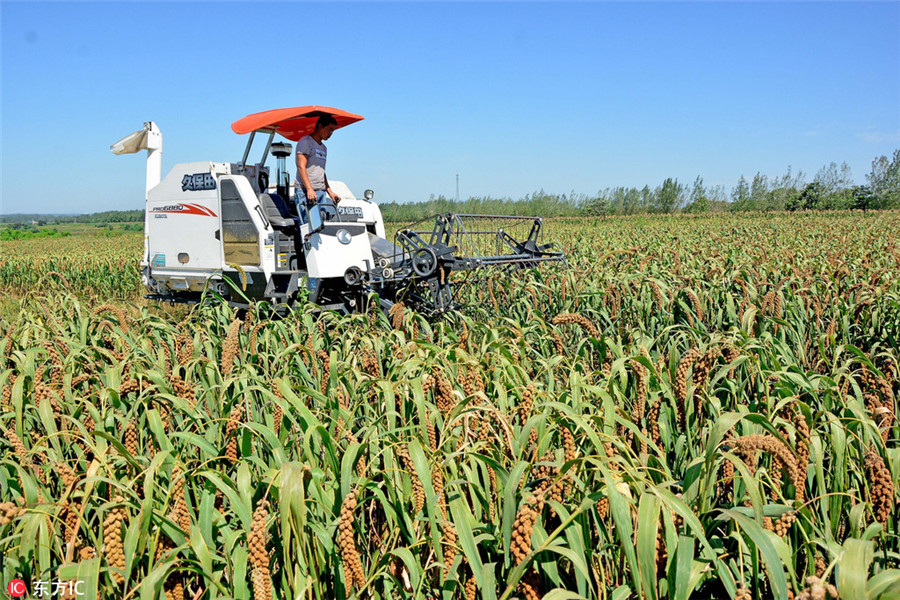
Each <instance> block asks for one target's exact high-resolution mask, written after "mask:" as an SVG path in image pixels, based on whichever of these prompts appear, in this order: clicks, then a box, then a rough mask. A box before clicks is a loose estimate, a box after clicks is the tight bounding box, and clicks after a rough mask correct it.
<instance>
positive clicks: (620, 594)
mask: <svg viewBox="0 0 900 600" xmlns="http://www.w3.org/2000/svg"><path fill="white" fill-rule="evenodd" d="M547 227H548V229H549V230H551V231H552V233H553V235H554V237H555V238H556V239H557V240H559V241H561V247H562V249H563V250H564V251H565V252H566V253H567V255H568V260H567V264H566V265H564V266H563V265H552V266H548V267H543V268H541V269H536V270H528V271H519V272H514V273H510V274H504V273H500V272H497V273H492V274H489V276H488V275H485V276H484V278H483V279H482V280H481V281H479V282H476V283H473V284H472V285H469V286H466V287H463V288H462V292H461V300H462V301H463V302H464V304H465V307H464V308H463V309H462V310H461V311H460V312H458V313H454V314H451V315H449V316H445V317H444V318H442V319H439V320H435V321H428V320H426V319H424V318H422V317H421V316H420V315H418V314H416V313H415V312H414V311H412V310H410V309H408V308H404V307H403V306H398V307H395V309H394V310H392V311H391V313H390V314H382V313H381V312H379V311H376V310H370V311H369V312H366V313H363V314H359V315H353V316H349V317H339V316H337V315H335V314H333V313H317V312H315V311H313V310H312V307H310V306H304V305H298V306H296V307H294V309H293V310H292V311H291V312H290V314H288V315H287V316H285V317H283V318H274V317H273V316H272V313H271V311H270V310H269V309H268V307H267V306H266V305H253V306H251V308H250V309H249V310H246V311H244V310H242V311H237V310H235V309H234V308H231V307H229V306H228V305H225V304H222V303H217V302H215V299H214V298H210V299H209V300H210V301H209V302H206V303H203V304H200V305H196V306H193V307H191V306H176V307H169V306H166V305H162V306H161V305H157V304H155V303H152V302H148V301H145V300H144V299H143V298H142V296H141V293H142V289H141V283H140V273H139V270H138V266H137V262H138V259H139V257H140V253H141V244H142V237H141V234H123V235H120V236H116V237H109V238H105V237H89V236H73V237H70V238H58V239H33V240H18V241H10V242H3V245H2V251H0V290H2V300H0V387H2V398H0V556H2V558H3V562H2V571H3V578H4V585H5V582H8V581H10V580H12V579H15V578H20V579H22V580H24V581H25V582H35V581H38V580H45V581H48V580H49V581H60V582H65V581H80V582H82V585H81V587H80V590H81V591H83V592H84V594H83V596H77V595H72V594H68V595H67V594H63V593H60V594H59V597H60V598H63V597H70V598H76V597H78V598H80V597H84V598H89V599H92V598H103V599H127V600H131V599H135V600H137V599H140V600H161V599H162V598H166V599H169V600H171V599H177V600H188V599H190V600H213V599H219V600H225V599H230V598H234V599H245V600H250V599H252V600H271V599H273V598H279V599H281V598H290V599H294V598H297V599H299V598H311V599H312V598H317V599H318V598H328V599H343V598H353V597H355V598H361V599H362V598H409V599H412V598H440V599H451V598H460V599H461V598H466V599H474V598H481V599H485V600H503V599H511V598H524V599H529V600H530V599H536V598H545V599H547V600H553V599H556V600H563V599H570V598H571V599H576V598H587V599H591V600H593V599H615V600H624V599H626V598H633V599H640V598H646V599H652V600H653V599H658V598H667V599H679V600H684V599H687V598H697V599H701V598H734V599H737V600H750V599H763V598H777V599H779V600H780V599H785V598H794V599H796V600H800V599H804V600H813V599H815V600H820V599H825V598H838V597H839V598H842V599H847V600H860V599H869V600H875V599H884V600H887V599H895V598H900V531H898V529H900V527H898V523H900V510H898V491H897V490H898V477H900V423H898V420H897V415H898V405H897V395H898V394H900V276H898V273H900V246H898V239H897V233H898V232H900V212H894V211H883V212H866V213H860V212H853V213H850V212H835V213H815V212H810V213H805V214H794V215H787V214H784V213H779V214H771V215H762V214H719V215H708V216H696V217H691V216H688V215H683V216H633V217H611V218H602V219H601V218H596V219H595V218H577V219H576V218H572V219H565V218H559V219H551V220H549V221H548V223H547ZM29 585H31V584H29Z"/></svg>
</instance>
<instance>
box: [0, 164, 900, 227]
mask: <svg viewBox="0 0 900 600" xmlns="http://www.w3.org/2000/svg"><path fill="white" fill-rule="evenodd" d="M865 179H866V183H865V184H864V185H856V184H854V183H853V178H852V175H851V173H850V167H849V166H848V165H847V163H843V164H842V165H840V166H839V165H837V164H836V163H833V162H832V163H830V164H828V165H826V166H824V167H822V168H821V169H820V170H819V171H818V172H817V173H816V175H815V176H814V177H813V179H812V181H807V180H806V176H805V174H804V173H803V172H802V171H798V172H797V173H793V172H792V171H791V169H790V167H789V168H788V170H787V173H785V174H784V175H780V176H775V177H769V176H767V175H763V174H761V173H757V174H756V175H754V176H753V177H752V178H751V179H749V180H748V179H747V178H746V177H745V176H744V175H741V177H740V179H738V182H737V184H736V185H735V186H734V187H733V188H732V189H731V190H727V189H726V188H725V186H722V185H712V186H707V185H705V184H704V182H703V178H702V177H699V176H698V177H697V178H696V179H694V181H693V183H692V184H685V183H682V182H680V181H678V179H675V178H671V177H670V178H667V179H666V180H665V181H663V182H662V183H661V184H659V185H657V186H655V187H650V186H649V185H645V186H644V187H642V188H637V187H608V188H605V189H603V190H600V191H599V192H597V193H596V194H593V195H588V194H577V193H575V192H571V193H569V194H551V193H548V192H545V191H544V190H540V191H538V192H534V193H532V194H527V195H526V196H525V197H524V198H520V199H518V200H513V199H512V198H492V197H490V196H481V197H470V198H468V199H466V200H462V201H459V202H456V201H455V200H453V199H452V198H447V197H445V196H443V195H440V196H434V195H433V194H432V195H431V197H430V198H429V199H428V200H425V201H423V202H411V203H404V204H399V203H396V202H388V203H383V204H380V205H379V206H380V208H381V214H382V216H383V217H384V220H385V221H387V222H412V221H419V220H422V219H427V218H428V217H430V216H432V215H435V214H439V213H446V212H457V213H472V214H496V215H540V216H543V217H571V216H605V215H630V214H645V213H660V214H665V213H676V212H684V213H704V212H724V211H739V212H740V211H782V210H786V211H799V210H848V209H861V210H880V209H891V208H900V149H897V150H895V151H894V154H893V156H892V157H891V158H890V159H889V158H888V157H887V156H880V157H878V158H876V159H875V160H873V161H872V169H871V171H870V172H869V173H868V174H866V176H865ZM143 220H144V211H143V210H122V211H105V212H99V213H92V214H85V215H7V216H2V217H0V223H30V222H31V221H37V222H39V223H40V224H56V223H103V224H105V223H123V222H130V223H135V222H142V221H143Z"/></svg>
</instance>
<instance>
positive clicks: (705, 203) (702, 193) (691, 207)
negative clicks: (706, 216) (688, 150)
mask: <svg viewBox="0 0 900 600" xmlns="http://www.w3.org/2000/svg"><path fill="white" fill-rule="evenodd" d="M708 211H709V197H708V195H707V193H706V188H704V187H703V178H702V177H700V176H699V175H698V176H697V179H695V180H694V185H693V187H691V195H690V196H689V197H688V204H687V206H685V207H684V212H687V213H704V212H708Z"/></svg>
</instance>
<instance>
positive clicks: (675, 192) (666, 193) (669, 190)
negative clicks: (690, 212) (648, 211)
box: [656, 177, 684, 213]
mask: <svg viewBox="0 0 900 600" xmlns="http://www.w3.org/2000/svg"><path fill="white" fill-rule="evenodd" d="M656 195H657V197H658V199H659V200H658V202H659V210H660V212H663V213H670V212H674V211H675V209H676V208H679V207H680V205H681V202H682V200H683V198H684V184H681V183H678V180H677V179H672V178H671V177H668V178H666V180H665V181H663V184H662V185H661V186H660V187H659V188H658V190H657V193H656Z"/></svg>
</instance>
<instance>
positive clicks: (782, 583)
mask: <svg viewBox="0 0 900 600" xmlns="http://www.w3.org/2000/svg"><path fill="white" fill-rule="evenodd" d="M720 512H721V513H722V514H723V515H725V516H726V517H730V518H731V519H733V520H734V522H735V523H736V524H737V525H738V526H739V527H740V528H741V530H742V531H743V532H744V533H746V534H747V535H748V536H749V537H750V540H751V541H752V542H753V545H755V546H756V548H757V549H758V550H759V552H760V554H761V555H762V559H763V563H765V566H766V573H767V574H768V576H769V583H770V585H771V586H772V590H773V591H774V592H775V596H776V597H777V598H787V592H788V588H787V579H786V578H785V575H784V567H783V563H782V561H781V558H780V557H779V555H778V551H777V550H776V549H775V546H774V544H773V542H772V540H771V538H770V536H772V537H775V538H776V539H777V536H775V534H774V533H772V532H770V531H766V530H765V529H763V528H762V527H761V526H760V525H759V524H758V523H757V522H756V521H754V520H753V519H751V518H749V517H747V516H745V515H742V514H741V513H739V512H737V511H734V510H721V511H720Z"/></svg>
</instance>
